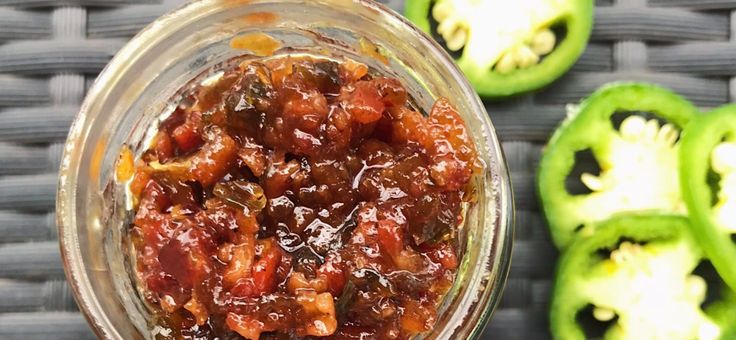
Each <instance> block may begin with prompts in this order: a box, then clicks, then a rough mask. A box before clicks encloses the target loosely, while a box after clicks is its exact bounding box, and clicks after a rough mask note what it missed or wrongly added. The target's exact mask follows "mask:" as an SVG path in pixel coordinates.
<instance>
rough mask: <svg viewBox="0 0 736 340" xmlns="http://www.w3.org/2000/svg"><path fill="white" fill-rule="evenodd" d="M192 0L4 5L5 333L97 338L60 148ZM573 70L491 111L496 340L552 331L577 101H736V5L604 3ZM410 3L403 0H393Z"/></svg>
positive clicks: (0, 59) (707, 0)
mask: <svg viewBox="0 0 736 340" xmlns="http://www.w3.org/2000/svg"><path fill="white" fill-rule="evenodd" d="M180 2H182V0H163V1H155V0H64V1H51V0H0V339H3V340H5V339H85V338H92V337H93V335H92V333H91V331H90V330H89V328H88V326H87V324H86V322H85V321H84V318H83V317H82V316H81V315H80V314H79V312H78V310H77V307H76V305H75V303H74V300H73V298H72V295H71V292H70V290H69V285H68V284H67V283H66V282H65V280H64V274H63V270H62V267H61V263H60V259H59V250H58V246H57V242H56V238H57V235H56V228H55V224H54V211H53V209H54V194H55V186H56V170H57V167H58V164H59V158H60V154H61V150H62V148H61V143H63V141H64V138H65V137H66V133H67V130H68V126H69V124H70V123H71V121H72V119H73V117H74V114H75V112H76V111H77V109H78V107H79V104H80V102H81V100H82V98H83V96H84V91H85V89H86V88H87V87H88V85H89V84H90V82H91V81H92V80H93V79H94V77H95V75H96V73H97V72H99V71H100V70H101V69H102V67H103V66H104V65H105V63H106V62H107V61H108V60H109V59H110V58H111V57H112V55H113V54H114V53H115V51H116V50H117V49H118V48H119V47H120V46H122V44H124V43H125V41H126V39H127V38H129V37H131V36H132V35H133V34H135V32H136V31H138V30H139V29H140V28H142V27H143V26H144V25H145V24H147V23H148V22H150V21H151V20H153V19H155V18H156V17H157V16H159V15H160V14H162V13H164V12H165V11H167V10H168V9H170V8H172V7H174V6H177V5H178V4H179V3H180ZM597 3H598V8H597V11H596V24H595V29H594V33H593V41H592V43H591V45H590V46H589V48H588V50H587V51H586V53H585V55H584V56H583V57H582V58H581V60H580V61H579V62H578V64H577V65H576V66H575V68H574V70H573V72H571V73H569V74H568V75H566V76H565V77H563V78H562V79H561V80H559V81H557V82H556V83H555V84H553V85H552V86H550V87H548V88H547V89H545V90H543V91H540V92H538V93H536V94H532V95H528V96H524V97H520V98H517V99H514V100H512V101H510V102H505V103H489V104H488V111H489V113H490V115H491V118H492V120H493V122H494V123H495V125H496V128H497V130H498V133H499V135H500V137H501V139H502V141H503V146H504V149H505V151H506V155H507V157H508V163H509V167H510V170H511V174H512V179H513V181H514V190H515V193H516V207H517V224H516V228H517V229H516V236H515V237H516V243H515V247H514V252H513V265H512V268H511V274H510V278H509V281H508V284H507V288H506V293H505V296H504V298H503V300H502V302H501V306H500V308H499V309H498V310H497V311H496V313H495V316H494V319H493V321H492V322H491V323H490V325H489V326H488V328H487V330H486V333H485V334H486V338H489V339H490V338H493V339H546V338H549V334H548V330H547V329H548V327H547V312H546V304H547V301H548V300H549V290H550V286H551V283H550V279H551V277H552V274H553V271H554V259H555V257H556V251H555V250H554V248H553V247H552V245H551V243H550V241H549V238H548V235H547V232H546V227H545V222H544V219H543V217H542V216H541V215H540V213H539V208H538V204H537V200H536V197H535V194H534V171H535V167H536V164H537V161H538V158H539V154H540V152H541V148H542V145H543V143H544V141H545V140H546V139H547V138H548V137H549V135H550V133H551V132H552V131H553V129H554V128H555V126H556V125H557V124H558V123H559V121H560V120H561V119H562V118H563V116H564V114H565V110H564V104H566V103H569V102H576V101H578V100H579V99H580V98H581V97H583V96H585V95H587V94H588V93H590V92H591V91H593V90H594V89H595V88H597V87H598V86H599V85H601V84H604V83H606V82H609V81H614V80H646V81H651V82H656V83H660V84H663V85H666V86H669V87H671V88H673V89H675V90H676V91H678V92H680V93H682V94H683V95H685V96H686V97H688V98H689V99H691V100H693V101H695V102H696V103H697V104H699V105H700V106H703V107H711V106H715V105H719V104H723V103H727V102H729V101H732V100H734V96H736V81H735V79H736V78H734V77H736V0H649V1H648V2H647V1H646V0H614V1H611V0H603V1H597ZM389 5H390V6H391V7H393V8H394V9H399V10H400V9H401V6H402V4H401V1H400V0H397V1H390V2H389Z"/></svg>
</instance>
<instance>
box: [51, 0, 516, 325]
mask: <svg viewBox="0 0 736 340" xmlns="http://www.w3.org/2000/svg"><path fill="white" fill-rule="evenodd" d="M250 33H259V34H260V33H264V34H267V35H268V36H270V37H273V38H274V39H276V40H277V41H279V45H280V46H283V47H281V48H278V49H276V50H275V51H274V54H275V55H276V56H280V55H288V54H294V53H306V54H309V55H314V56H324V57H329V58H334V59H342V58H349V59H352V60H355V61H358V62H361V63H364V64H366V65H368V66H369V67H370V68H371V70H372V71H374V72H376V73H377V74H380V75H384V76H388V77H392V78H397V79H399V80H401V82H402V85H403V86H404V87H405V88H406V89H407V92H408V93H409V95H410V96H411V99H412V101H413V103H414V105H416V107H417V109H419V110H420V111H423V112H430V110H431V108H432V105H433V104H434V103H435V101H436V100H437V99H438V98H449V100H450V102H451V104H452V105H453V106H454V107H455V108H456V109H457V111H458V112H459V114H460V116H461V117H462V118H463V120H464V121H465V123H466V127H467V129H468V132H469V133H470V135H471V137H472V140H473V142H474V143H475V145H476V148H477V151H478V157H479V159H480V160H481V162H482V163H483V168H482V169H481V171H480V172H479V173H478V174H477V175H476V176H474V177H473V179H472V181H473V182H474V183H473V185H474V188H475V190H476V195H475V196H476V197H475V201H474V202H473V203H472V204H470V205H469V206H468V207H467V209H466V210H465V216H464V224H463V225H462V227H461V229H460V230H459V233H458V235H457V240H458V247H459V248H460V249H459V251H458V253H459V254H461V255H462V258H461V260H460V261H459V267H458V270H457V275H456V278H455V281H454V283H453V286H452V287H451V288H450V290H449V291H448V293H447V295H446V296H445V298H444V299H443V301H442V302H441V304H440V306H439V314H438V317H437V320H436V324H435V326H434V328H433V330H432V331H431V332H429V333H424V334H422V335H421V336H420V337H422V338H429V339H463V338H473V337H477V336H478V335H479V334H480V333H481V332H482V330H483V326H484V325H485V322H486V321H487V320H488V318H489V316H490V314H491V312H492V310H493V308H494V307H495V306H496V304H497V302H498V300H499V298H500V295H501V292H502V289H503V283H504V281H505V278H506V274H507V271H508V266H509V260H510V250H511V240H512V238H513V235H512V230H513V213H512V212H513V203H512V195H511V188H510V183H509V179H508V173H507V170H506V165H505V162H504V160H503V156H502V152H501V149H500V146H499V143H498V140H497V138H496V135H495V132H494V130H493V126H492V125H491V122H490V120H489V118H488V116H487V114H486V112H485V110H484V108H483V105H482V103H481V102H480V100H479V99H478V97H477V95H476V94H475V93H474V92H473V90H472V88H471V87H470V86H469V85H468V83H467V81H466V80H465V79H464V78H463V77H462V75H461V73H460V72H459V71H458V70H457V68H456V67H455V66H454V64H453V63H452V61H451V59H449V57H447V55H446V54H445V53H444V52H443V51H442V50H441V48H440V47H439V46H437V45H436V44H435V43H434V42H432V41H431V40H430V39H429V38H427V37H426V36H425V35H423V34H422V33H420V32H419V31H418V30H416V29H415V28H414V27H413V26H411V25H410V24H408V23H407V22H405V21H404V20H403V19H402V18H400V17H399V16H398V15H396V14H395V13H393V12H391V11H390V10H387V9H385V8H383V7H382V6H381V5H379V4H376V3H373V2H369V1H365V2H364V1H310V2H306V3H303V2H299V1H233V0H229V1H226V0H219V1H216V0H205V1H198V2H193V3H191V4H189V5H186V6H184V7H182V8H180V9H178V10H176V11H174V12H172V13H170V14H167V15H165V16H163V17H162V18H160V19H158V20H157V21H156V22H154V23H153V24H151V25H150V26H149V27H148V28H146V29H144V30H143V31H142V32H141V33H140V34H139V35H138V36H136V37H135V38H134V39H133V40H132V41H131V42H130V43H129V44H128V45H126V47H124V48H123V49H122V50H121V51H120V52H119V54H118V55H117V56H116V57H115V58H114V59H113V61H112V62H111V63H110V65H108V67H107V68H106V69H105V70H104V71H103V73H102V74H101V75H100V77H99V78H98V80H97V81H96V83H95V84H94V85H93V86H92V88H91V89H90V91H89V93H88V96H87V98H86V100H85V102H84V104H83V106H82V109H81V111H80V113H79V114H78V116H77V118H76V120H75V122H74V125H73V127H72V129H71V132H70V135H69V138H68V141H67V144H66V148H65V153H64V157H63V161H62V167H61V173H60V183H59V191H58V197H57V219H58V226H59V235H60V241H61V248H62V256H63V260H64V265H65V270H66V273H67V277H68V279H69V281H70V282H71V284H72V288H73V290H74V293H75V296H76V298H77V301H78V303H79V305H80V308H81V309H82V311H83V312H84V313H85V315H86V317H87V319H88V321H89V322H90V324H91V325H92V326H93V328H94V330H95V332H96V333H97V334H98V335H99V336H100V337H103V338H111V339H135V338H152V337H153V334H154V332H155V330H153V328H154V326H155V325H153V324H151V320H152V318H151V311H150V308H149V307H148V306H146V304H145V302H144V301H143V299H142V297H141V296H140V294H139V291H138V289H137V287H136V285H137V283H136V275H135V271H134V264H133V262H134V259H133V258H132V256H131V255H132V253H131V251H130V247H128V236H129V235H128V232H129V229H130V228H129V227H130V224H131V221H132V218H133V210H132V206H131V204H130V197H129V191H128V189H127V186H126V183H119V182H118V181H116V180H115V176H114V174H115V172H116V164H117V160H118V158H119V156H120V154H121V150H123V149H124V148H126V147H130V148H131V150H132V152H133V154H134V155H135V157H136V158H138V157H140V156H141V154H142V153H143V152H144V151H145V149H146V148H147V147H148V146H149V145H147V143H146V142H147V137H150V136H151V134H152V131H151V128H152V127H154V128H155V127H156V126H157V125H158V121H159V119H160V117H161V115H162V113H165V112H167V111H170V110H171V107H172V98H175V97H176V95H177V94H178V93H179V91H180V90H181V88H182V85H184V84H187V83H190V82H191V81H193V80H195V79H202V78H203V77H205V76H206V75H208V74H209V73H214V72H216V71H217V67H218V66H217V65H226V64H227V61H229V60H232V59H233V58H235V57H242V56H243V55H246V54H249V53H259V51H248V50H243V49H234V48H232V47H231V42H232V41H233V38H234V37H236V36H242V35H248V34H250ZM246 47H247V46H246ZM254 49H256V50H257V48H254ZM379 52H380V53H379Z"/></svg>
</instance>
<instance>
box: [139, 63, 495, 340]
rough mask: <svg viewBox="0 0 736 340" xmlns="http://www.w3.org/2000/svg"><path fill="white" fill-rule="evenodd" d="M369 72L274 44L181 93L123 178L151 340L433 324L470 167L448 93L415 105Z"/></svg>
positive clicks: (393, 329) (359, 333) (407, 333)
mask: <svg viewBox="0 0 736 340" xmlns="http://www.w3.org/2000/svg"><path fill="white" fill-rule="evenodd" d="M234 64H235V63H234ZM368 71H369V70H368V68H367V67H366V66H365V65H363V64H359V63H357V62H354V61H350V60H345V61H341V62H336V61H333V60H328V59H322V58H316V57H306V56H289V57H284V56H282V57H274V58H268V59H262V60H255V61H244V62H242V63H240V64H235V66H232V67H229V68H227V69H226V70H225V71H223V72H222V73H221V76H220V77H219V78H217V79H216V80H215V79H210V80H208V81H205V82H203V83H201V84H197V85H196V86H190V87H188V88H186V89H184V90H183V91H184V92H182V93H183V94H182V99H181V101H180V102H179V103H178V106H177V108H176V110H174V112H173V113H172V114H171V115H170V116H168V117H167V118H166V119H164V120H162V121H161V122H160V123H159V126H158V130H157V131H158V132H157V134H156V135H155V137H154V138H153V140H152V142H151V145H150V147H149V149H148V150H147V151H145V152H144V154H143V155H142V156H141V158H140V159H139V160H137V163H136V165H135V173H134V176H133V179H132V180H131V182H130V190H131V192H132V194H133V197H134V203H135V204H134V206H135V207H136V208H135V217H134V220H133V225H132V227H131V231H130V235H131V237H130V239H131V242H132V245H133V249H134V250H135V269H136V274H137V278H138V281H139V282H138V285H139V289H140V291H141V294H142V296H143V297H144V298H145V299H146V301H147V302H148V303H150V306H151V308H152V309H153V315H154V316H155V321H154V322H155V323H156V325H157V327H156V329H157V330H158V331H157V334H156V337H158V338H164V339H167V338H175V339H180V338H184V339H194V338H197V339H201V338H210V339H216V338H219V339H230V338H239V337H243V338H246V339H295V338H313V337H327V338H330V339H359V338H360V339H366V338H371V339H374V338H375V339H407V338H410V337H412V336H414V335H417V334H419V333H423V332H427V331H430V330H431V329H432V327H433V324H434V322H435V319H436V318H437V306H438V303H439V302H440V301H441V299H442V297H443V295H444V294H445V293H446V292H447V291H448V289H449V288H450V287H451V285H452V282H453V280H454V277H455V273H456V270H457V267H458V262H459V254H457V253H456V249H457V248H458V247H457V244H456V243H457V242H456V239H455V238H456V237H457V231H458V228H459V225H460V223H461V221H462V210H463V205H464V203H465V202H466V201H467V200H468V199H469V198H468V197H469V196H471V195H470V193H469V191H470V190H472V187H471V185H470V180H471V177H472V176H473V174H474V173H475V172H477V171H478V170H479V169H480V167H481V165H480V162H479V160H478V158H477V154H476V149H475V146H474V145H473V142H472V140H471V138H470V136H469V133H468V131H467V130H466V128H465V126H464V122H463V120H462V119H461V118H460V116H459V115H458V113H457V112H456V111H455V109H454V108H453V107H452V106H451V105H450V104H449V102H448V101H447V100H445V99H440V100H438V101H437V102H436V103H435V104H434V106H433V108H432V110H431V112H430V113H429V115H428V116H424V115H422V114H421V113H419V112H418V111H416V110H415V109H413V108H412V107H413V106H412V104H411V102H410V100H409V98H408V96H407V92H406V90H405V89H404V87H403V86H402V84H401V82H400V81H399V80H397V79H392V78H385V77H380V76H375V75H372V74H370V73H369V72H368Z"/></svg>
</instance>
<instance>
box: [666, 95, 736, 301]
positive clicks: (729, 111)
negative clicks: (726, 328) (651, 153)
mask: <svg viewBox="0 0 736 340" xmlns="http://www.w3.org/2000/svg"><path fill="white" fill-rule="evenodd" d="M733 143H736V105H729V106H724V107H721V108H719V109H716V110H714V111H712V112H710V113H708V114H706V115H703V116H701V117H699V118H698V119H695V120H694V121H693V123H692V124H691V125H690V126H688V127H687V129H685V131H684V133H683V136H682V141H681V149H680V159H681V166H680V175H681V177H680V184H681V186H682V191H683V193H684V197H685V203H686V204H687V208H688V211H689V213H690V218H691V220H692V223H691V226H692V228H693V234H694V235H695V237H696V239H697V240H698V242H699V243H700V246H701V247H702V248H703V250H704V251H705V253H706V255H707V256H708V258H709V259H710V260H711V262H712V263H713V266H714V267H715V268H716V270H717V271H718V273H719V274H720V275H721V277H722V278H723V280H724V281H725V282H726V284H728V286H729V287H731V289H733V290H735V291H736V245H734V243H733V241H732V240H731V235H733V234H735V233H736V230H735V227H734V225H736V216H735V215H734V213H736V211H734V208H733V207H734V204H736V201H734V200H735V199H736V196H734V192H735V191H736V172H735V171H733V170H734V169H730V170H732V171H725V170H728V169H713V168H714V167H713V165H716V164H712V163H713V160H714V158H713V157H714V151H715V150H716V149H718V148H719V146H721V147H723V146H728V145H729V144H733ZM719 158H722V159H721V163H723V162H730V163H732V164H734V163H736V154H727V155H721V156H719ZM718 167H719V166H716V167H715V168H718ZM720 167H721V168H725V166H720ZM710 170H716V171H715V173H718V174H719V176H720V177H721V178H720V183H719V186H720V192H719V193H718V195H717V197H713V196H714V195H713V190H712V189H711V185H710V184H709V181H708V177H709V172H710ZM717 170H721V173H719V172H718V171H717ZM714 201H715V202H716V204H715V206H714V205H713V204H712V203H713V202H714ZM719 212H720V214H719Z"/></svg>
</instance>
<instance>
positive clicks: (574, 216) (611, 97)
mask: <svg viewBox="0 0 736 340" xmlns="http://www.w3.org/2000/svg"><path fill="white" fill-rule="evenodd" d="M619 112H648V113H651V114H653V115H655V116H656V117H658V118H661V119H663V120H665V121H666V122H667V123H666V124H664V125H662V126H660V123H659V122H658V121H657V120H656V119H652V120H646V119H644V118H643V117H641V116H638V115H631V116H629V117H627V118H626V119H624V120H623V122H622V123H621V126H620V128H619V129H616V128H615V126H614V124H613V122H612V120H611V117H612V116H613V115H614V114H615V113H619ZM696 113H697V109H696V108H695V107H694V106H693V105H692V104H691V103H690V102H688V101H687V100H685V99H683V98H681V97H679V96H678V95H676V94H674V93H672V92H670V91H668V90H666V89H663V88H660V87H657V86H654V85H648V84H639V83H620V84H612V85H608V86H605V87H603V88H601V89H600V90H598V91H596V92H595V93H594V94H593V95H591V96H590V97H589V98H587V99H586V100H584V101H583V102H582V104H580V106H579V107H578V108H576V109H574V110H573V111H572V112H571V113H570V114H569V116H568V118H567V119H566V120H565V121H564V122H563V123H562V126H561V127H560V128H559V129H558V130H557V131H556V132H555V134H554V135H553V136H552V138H551V139H550V142H549V144H548V145H547V148H546V149H545V151H544V154H543V156H542V159H541V161H540V165H539V172H538V190H539V197H540V199H541V202H542V206H543V209H544V212H545V214H546V216H547V220H548V222H549V225H550V231H551V234H552V238H553V240H554V242H555V244H556V245H557V246H558V247H559V248H564V247H565V246H567V245H568V244H569V243H570V242H571V241H572V239H573V238H574V236H575V234H576V233H579V232H592V230H593V229H594V223H595V222H599V221H603V220H606V219H608V218H609V217H611V216H613V215H615V214H617V213H620V212H626V211H643V210H661V211H667V212H684V210H685V208H684V203H683V201H682V194H681V192H680V186H679V185H678V171H677V169H678V154H677V151H678V148H679V142H678V141H677V140H678V135H679V133H678V130H679V129H682V128H683V127H684V126H686V125H687V123H688V122H689V121H690V120H691V118H693V117H694V116H695V115H696ZM584 151H591V152H592V154H593V156H594V157H595V160H596V161H597V163H598V164H599V166H600V174H598V175H593V174H590V173H583V174H582V176H581V178H580V180H581V181H582V183H583V184H584V185H585V186H587V187H588V188H589V189H590V191H591V192H590V193H587V194H572V193H571V192H570V191H569V190H568V189H567V188H566V179H567V177H568V176H569V175H570V174H571V173H572V171H573V169H574V166H575V163H576V159H575V158H576V154H577V153H578V152H584Z"/></svg>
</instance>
